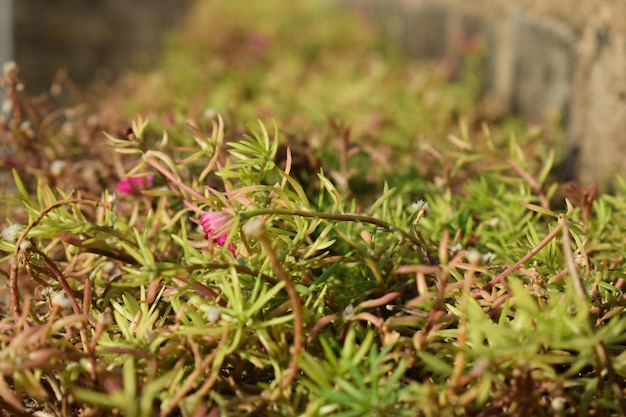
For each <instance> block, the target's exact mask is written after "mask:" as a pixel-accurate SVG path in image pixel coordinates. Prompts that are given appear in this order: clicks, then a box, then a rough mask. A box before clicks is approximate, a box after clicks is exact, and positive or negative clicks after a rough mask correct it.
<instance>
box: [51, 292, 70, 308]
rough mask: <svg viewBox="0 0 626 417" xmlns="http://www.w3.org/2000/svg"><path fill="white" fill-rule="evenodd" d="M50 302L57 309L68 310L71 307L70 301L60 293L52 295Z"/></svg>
mask: <svg viewBox="0 0 626 417" xmlns="http://www.w3.org/2000/svg"><path fill="white" fill-rule="evenodd" d="M50 302H51V303H52V305H53V306H57V307H59V308H70V307H71V306H72V301H71V300H70V299H69V298H67V297H66V296H65V294H63V293H62V292H56V293H54V295H53V296H52V297H50Z"/></svg>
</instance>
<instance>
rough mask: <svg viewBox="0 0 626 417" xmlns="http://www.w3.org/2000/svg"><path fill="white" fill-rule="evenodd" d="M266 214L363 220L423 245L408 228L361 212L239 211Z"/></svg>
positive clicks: (246, 214) (248, 216)
mask: <svg viewBox="0 0 626 417" xmlns="http://www.w3.org/2000/svg"><path fill="white" fill-rule="evenodd" d="M264 214H275V215H281V214H282V215H291V216H299V217H308V218H313V219H324V220H336V221H340V222H361V223H368V224H373V225H374V226H378V227H380V228H382V229H385V230H389V231H390V232H399V233H400V234H401V235H402V236H403V237H404V238H405V239H406V240H408V241H410V242H412V243H413V244H414V245H415V246H417V247H421V246H422V242H420V240H419V239H418V238H416V237H415V236H412V235H411V234H410V233H408V232H407V231H406V230H403V229H401V228H399V227H397V226H395V225H393V224H391V223H389V222H386V221H384V220H380V219H377V218H374V217H371V216H363V215H360V214H351V213H348V214H346V213H323V212H319V211H309V210H297V209H279V208H266V209H256V210H250V211H245V212H242V213H239V216H240V217H241V219H242V220H248V219H251V218H252V217H256V216H262V215H264Z"/></svg>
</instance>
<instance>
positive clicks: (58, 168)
mask: <svg viewBox="0 0 626 417" xmlns="http://www.w3.org/2000/svg"><path fill="white" fill-rule="evenodd" d="M65 165H66V164H65V161H62V160H60V159H57V160H55V161H53V162H52V163H51V164H50V174H51V175H52V176H53V177H60V176H61V174H62V173H63V168H65Z"/></svg>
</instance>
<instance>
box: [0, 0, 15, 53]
mask: <svg viewBox="0 0 626 417" xmlns="http://www.w3.org/2000/svg"><path fill="white" fill-rule="evenodd" d="M12 16H13V11H12V0H0V65H2V64H4V63H5V62H7V61H10V60H11V59H13V24H12Z"/></svg>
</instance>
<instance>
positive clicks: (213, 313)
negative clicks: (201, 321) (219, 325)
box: [206, 306, 222, 323]
mask: <svg viewBox="0 0 626 417" xmlns="http://www.w3.org/2000/svg"><path fill="white" fill-rule="evenodd" d="M221 316H222V310H220V309H219V308H218V307H215V306H209V307H207V309H206V319H207V321H208V322H209V323H215V322H216V321H218V320H219V319H220V317H221Z"/></svg>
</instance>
